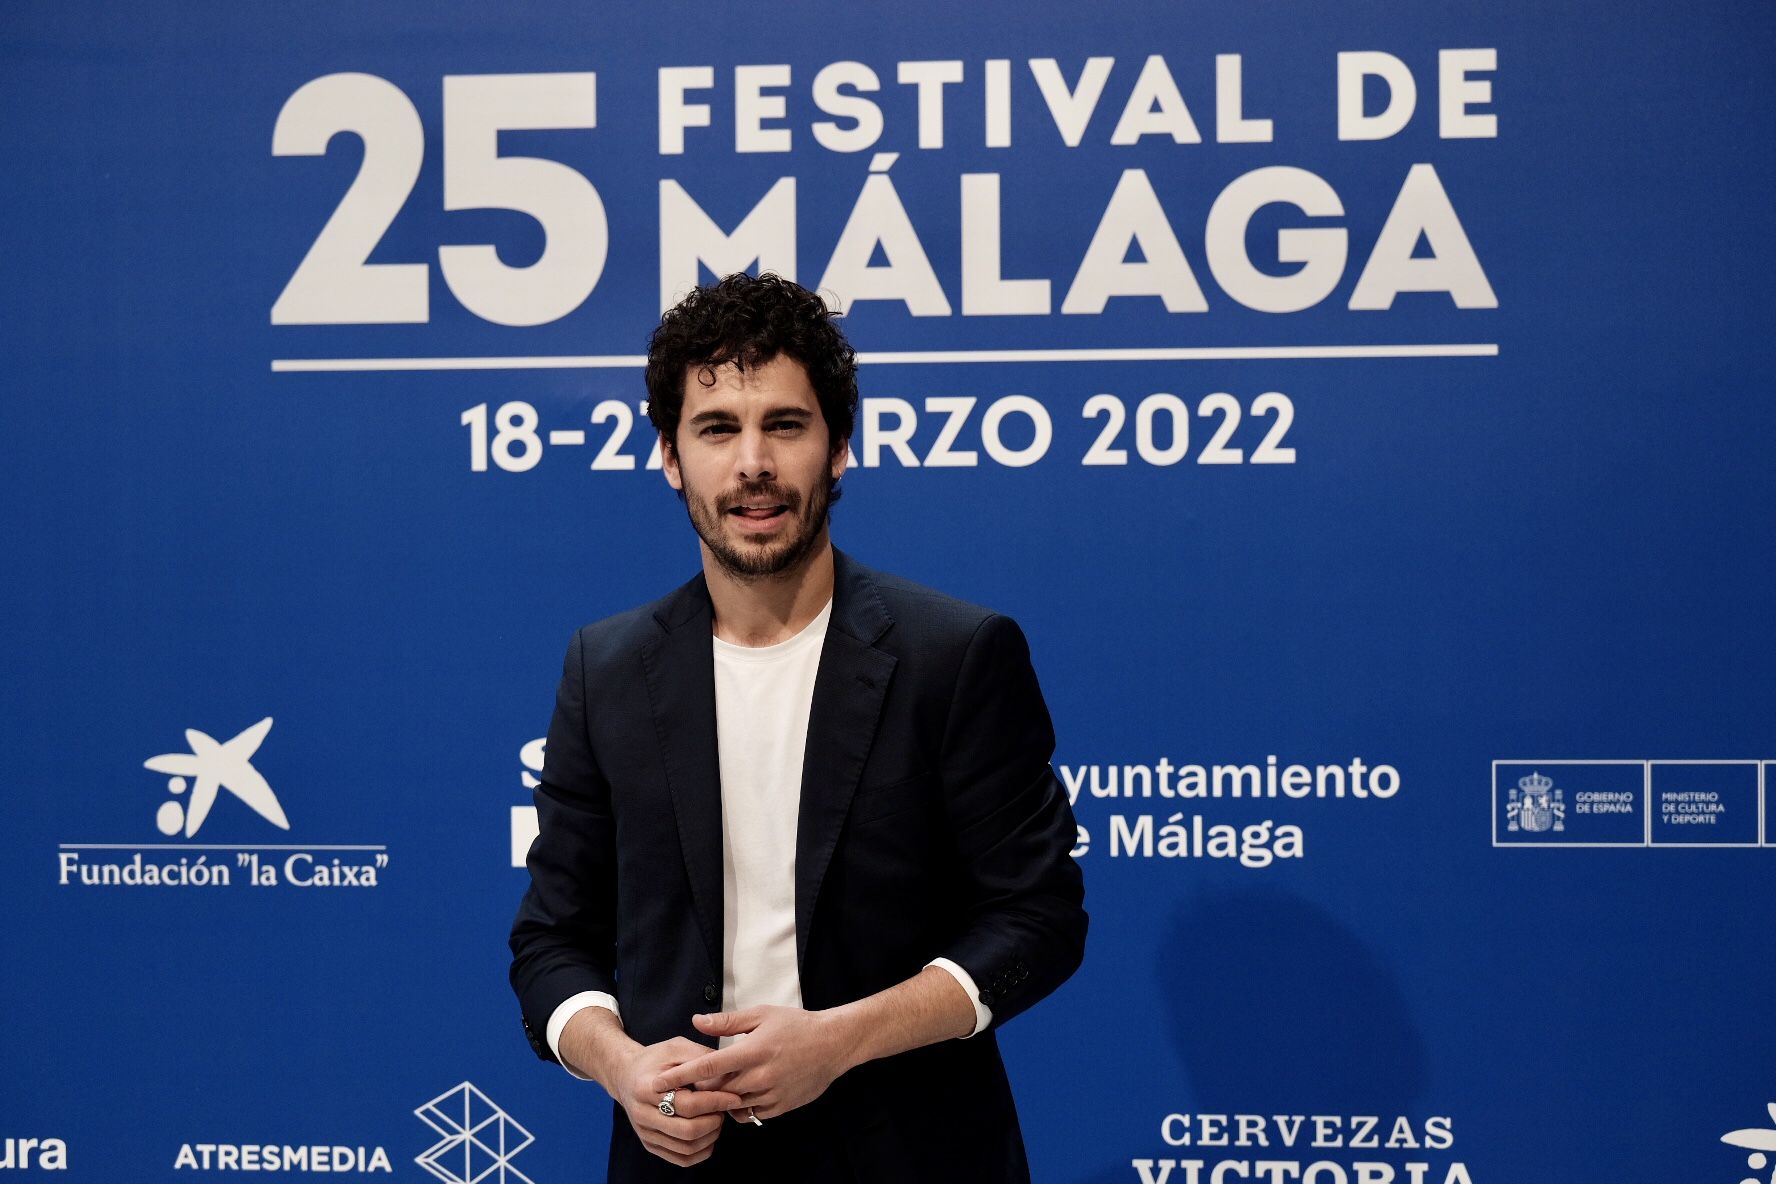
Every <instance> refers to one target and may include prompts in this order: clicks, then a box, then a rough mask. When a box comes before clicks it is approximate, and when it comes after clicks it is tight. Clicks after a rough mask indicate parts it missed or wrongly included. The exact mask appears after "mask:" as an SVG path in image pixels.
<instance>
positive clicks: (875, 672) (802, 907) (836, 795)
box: [717, 547, 895, 969]
mask: <svg viewBox="0 0 1776 1184" xmlns="http://www.w3.org/2000/svg"><path fill="white" fill-rule="evenodd" d="M893 623H894V618H893V617H891V616H889V615H888V609H887V607H886V606H885V605H884V604H883V603H882V598H881V596H880V594H878V593H877V591H876V587H875V584H874V582H873V581H871V580H870V578H869V576H868V575H867V574H866V572H865V571H864V570H863V569H862V568H860V567H859V566H858V564H857V563H856V562H855V561H853V560H852V559H850V558H849V557H848V556H846V555H845V553H844V552H842V551H840V550H839V549H838V548H837V547H834V548H833V609H832V619H831V620H830V621H829V622H828V624H827V631H826V640H825V641H824V642H823V643H822V645H821V650H820V666H819V669H818V672H817V673H816V674H815V676H814V701H813V704H812V705H811V707H810V710H809V713H808V746H807V748H806V750H805V751H804V753H803V756H802V797H801V806H800V810H799V814H798V817H797V822H796V865H795V905H796V909H795V911H796V966H797V968H798V969H800V968H801V967H802V966H804V965H805V963H806V955H807V949H808V934H809V930H810V929H811V927H812V925H813V920H814V905H815V902H816V901H817V900H818V899H819V897H820V885H821V883H822V881H824V880H825V878H826V869H827V866H828V865H829V864H830V863H831V862H832V854H833V848H834V847H835V846H836V845H837V843H838V838H839V830H840V828H841V827H842V826H843V825H844V823H845V815H846V813H847V812H848V811H849V810H850V808H851V798H852V797H853V795H855V793H856V792H857V782H858V779H859V778H860V777H862V776H863V764H864V760H865V759H866V758H867V757H868V756H869V751H870V746H871V745H872V744H873V743H874V742H875V738H876V729H877V727H878V726H879V724H880V723H881V718H882V700H883V698H884V697H885V696H886V695H887V693H888V681H889V679H890V678H891V677H892V676H893V674H894V665H895V658H894V656H893V655H892V654H888V653H884V652H883V651H881V650H878V649H876V648H874V643H875V642H876V641H877V640H878V639H879V638H880V637H881V636H882V634H884V633H886V632H887V631H888V628H889V626H891V625H892V624H893ZM718 814H719V810H718ZM719 849H720V837H719V836H717V856H718V858H717V867H718V869H719V867H720V859H719V854H720V850H719Z"/></svg>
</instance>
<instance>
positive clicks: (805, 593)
mask: <svg viewBox="0 0 1776 1184" xmlns="http://www.w3.org/2000/svg"><path fill="white" fill-rule="evenodd" d="M703 579H704V582H705V583H706V584H707V585H708V586H709V600H710V603H711V605H712V606H713V607H714V610H715V635H716V636H717V637H719V638H721V639H722V640H723V641H729V642H733V643H734V644H735V645H744V646H754V647H756V646H762V645H776V644H777V643H778V642H780V641H788V640H789V639H790V638H792V637H794V636H795V635H796V634H797V633H800V632H801V631H802V630H803V629H805V628H807V626H808V623H809V622H810V621H812V620H813V619H814V618H815V617H817V616H819V615H820V610H821V609H823V608H825V607H826V602H827V601H828V600H830V599H832V594H833V552H832V540H831V538H830V537H828V535H827V534H826V532H825V531H824V530H823V531H822V532H821V535H820V542H819V544H818V545H817V546H815V547H814V549H813V550H811V551H810V552H809V553H808V556H807V558H806V559H804V560H803V561H802V562H801V563H799V564H797V565H796V566H795V567H793V568H790V569H789V570H787V571H783V572H779V573H778V574H776V575H774V576H736V575H734V574H733V573H731V572H729V571H728V570H727V569H726V568H724V567H723V566H721V564H719V563H717V562H716V561H715V558H714V556H712V555H711V554H710V553H709V548H708V547H707V546H705V547H703Z"/></svg>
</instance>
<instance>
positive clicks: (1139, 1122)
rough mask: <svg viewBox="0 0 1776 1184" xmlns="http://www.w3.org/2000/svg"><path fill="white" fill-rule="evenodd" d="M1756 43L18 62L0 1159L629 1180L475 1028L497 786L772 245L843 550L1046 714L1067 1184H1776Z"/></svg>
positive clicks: (137, 14) (1310, 14)
mask: <svg viewBox="0 0 1776 1184" xmlns="http://www.w3.org/2000/svg"><path fill="white" fill-rule="evenodd" d="M1773 51H1776V14H1773V12H1772V9H1771V8H1770V6H1769V5H1767V4H1756V3H1720V4H1704V5H1700V6H1672V5H1664V4H1656V3H1647V2H1643V0H1635V2H1631V3H1622V4H1612V5H1578V4H1565V5H1554V6H1549V5H1540V4H1531V3H1526V2H1523V0H1503V2H1502V3H1499V4H1494V5H1488V6H1468V5H1459V6H1458V5H1408V4H1385V3H1362V4H1338V5H1320V6H1311V7H1306V8H1304V7H1302V6H1296V5H1281V4H1270V3H1258V4H1243V5H1236V4H1219V5H1190V6H1178V5H1167V4H1159V3H1147V2H1140V3H1135V4H1130V5H1123V6H1119V7H1117V8H1116V9H1115V10H1114V12H1110V11H1109V10H1106V9H1104V8H1102V7H1101V6H1071V5H1059V4H1041V5H1035V6H1030V5H1004V4H993V5H984V6H964V5H954V4H938V3H930V2H927V0H909V2H908V3H905V4H902V5H898V6H895V7H893V8H892V9H890V8H880V7H877V6H870V5H851V6H818V5H808V4H784V3H755V4H750V5H745V6H720V5H716V6H710V5H701V6H691V5H688V4H682V3H676V2H670V3H659V4H646V5H641V4H637V5H623V6H617V5H594V6H586V5H579V6H573V5H563V4H545V3H532V4H517V5H493V6H487V5H475V4H468V3H459V2H456V0H447V2H441V3H434V4H427V5H417V4H414V5H393V4H384V5H357V6H339V5H320V4H313V3H290V4H283V5H275V6H263V5H233V4H221V3H209V2H203V3H190V4H185V5H177V6H147V7H142V6H97V5H86V4H42V3H24V4H14V5H13V6H11V8H10V9H9V11H8V13H7V15H6V17H5V18H4V21H3V22H0V111H4V112H5V116H4V118H3V119H0V150H3V151H4V155H5V159H6V161H7V162H8V167H6V168H5V169H3V170H0V258H3V259H4V260H5V264H4V267H5V275H4V282H0V325H3V326H4V329H3V331H0V382H3V383H4V389H5V395H4V397H3V398H0V438H3V439H4V441H5V448H6V455H7V463H6V464H5V465H4V467H3V468H0V483H3V484H0V488H3V490H4V505H5V507H6V512H5V513H4V515H0V521H3V522H4V532H5V533H4V537H3V540H0V542H3V547H4V555H5V557H6V565H7V572H8V575H7V578H6V579H5V580H4V581H3V582H0V597H3V599H0V611H3V612H4V613H5V617H6V620H7V621H8V624H9V627H8V628H7V630H6V641H5V651H4V657H5V666H6V678H5V694H6V708H5V713H4V724H3V726H4V743H5V751H6V754H7V756H6V760H5V763H4V767H5V774H4V776H5V789H6V795H5V802H6V808H5V824H4V825H3V826H0V937H3V940H4V943H5V947H6V954H5V956H4V957H3V958H0V1049H3V1053H0V1152H3V1155H0V1167H6V1168H9V1169H15V1170H23V1171H25V1172H57V1171H59V1172H61V1173H63V1174H64V1175H65V1178H68V1179H82V1180H94V1181H116V1180H132V1181H135V1180H155V1179H163V1178H164V1179H180V1178H185V1177H187V1176H191V1177H197V1178H206V1177H214V1178H218V1179H220V1178H225V1177H228V1176H231V1175H234V1174H236V1173H238V1172H244V1171H260V1172H272V1173H276V1174H278V1175H281V1176H285V1177H288V1178H291V1179H297V1178H301V1177H303V1176H306V1175H309V1174H313V1173H316V1172H325V1173H334V1174H337V1173H342V1172H343V1173H346V1174H358V1175H363V1176H365V1177H366V1178H384V1177H394V1178H401V1179H408V1180H425V1179H430V1178H437V1179H441V1180H446V1181H459V1180H461V1181H466V1180H473V1179H498V1180H502V1181H504V1180H534V1181H538V1182H546V1181H552V1180H569V1179H578V1180H585V1179H597V1178H599V1176H600V1174H601V1172H602V1167H603V1163H604V1145H605V1140H606V1136H607V1130H608V1102H607V1100H606V1099H605V1097H604V1095H603V1093H602V1091H600V1090H599V1089H598V1087H596V1086H594V1085H588V1084H585V1083H581V1082H576V1081H574V1080H572V1079H570V1078H569V1077H568V1076H567V1075H566V1074H565V1073H563V1072H561V1071H560V1070H559V1069H556V1068H554V1067H553V1066H547V1065H543V1064H540V1063H539V1062H537V1061H536V1060H535V1059H534V1058H533V1057H532V1055H531V1054H530V1052H529V1050H528V1048H527V1047H526V1045H525V1042H524V1040H523V1037H522V1034H521V1032H520V1030H519V1026H518V1014H517V1009H516V1005H515V1003H514V1001H513V999H512V998H511V996H510V993H509V991H508V989H507V987H506V983H505V973H506V964H507V955H506V952H505V947H504V938H505V932H506V928H507V925H508V924H509V921H510V918H511V914H512V911H513V909H514V907H515V905H516V902H517V899H518V896H519V894H520V893H521V891H522V889H523V886H524V883H525V875H524V873H523V872H522V871H521V870H519V869H518V868H517V867H515V866H514V862H515V860H514V857H515V856H516V857H517V858H518V859H520V860H521V857H522V850H523V846H524V843H525V841H526V836H527V832H526V829H525V828H526V826H527V825H530V824H531V820H530V819H529V817H528V816H527V814H526V811H525V808H526V807H527V806H528V805H529V802H530V793H529V788H528V780H527V779H528V778H529V777H530V775H531V774H532V773H533V772H534V771H535V770H536V769H537V768H539V767H540V761H541V752H540V739H539V738H540V737H541V735H542V733H543V731H544V728H545V726H546V724H547V721H548V717H549V712H550V708H551V704H552V700H553V693H554V687H555V681H556V678H557V676H558V673H559V668H560V660H561V654H562V651H563V648H564V646H565V644H566V642H567V639H568V637H569V635H570V633H571V631H572V630H573V629H574V628H576V627H577V626H579V625H580V624H582V623H584V622H586V621H589V620H592V619H595V618H598V617H601V616H604V615H606V614H609V613H612V612H615V611H618V610H620V609H623V608H626V607H629V606H631V605H633V604H636V603H639V602H641V601H643V600H647V599H651V598H653V597H655V596H657V595H659V594H661V593H662V592H664V591H666V590H667V589H669V588H671V587H673V586H675V585H676V584H678V583H679V582H681V581H682V580H684V579H686V578H688V577H689V576H690V575H691V574H692V573H693V572H694V571H695V569H696V564H697V551H696V547H695V542H694V536H693V535H692V533H691V531H690V529H689V527H688V524H687V523H686V521H685V520H684V511H683V509H682V507H681V505H680V504H679V502H678V501H677V500H676V499H675V498H674V497H673V496H672V494H671V492H670V491H669V490H668V488H667V487H666V485H665V482H664V480H663V479H662V477H661V475H660V474H659V473H658V472H657V471H656V469H657V461H655V463H653V464H650V456H649V451H650V449H649V445H650V444H651V438H650V437H649V434H648V432H647V431H645V430H644V429H645V428H646V426H647V425H646V423H645V421H643V420H642V419H641V417H640V414H639V410H638V405H639V403H640V401H641V400H642V399H643V398H644V392H643V388H642V383H641V375H640V370H639V355H640V354H641V353H642V350H643V348H644V344H645V340H646V336H647V333H648V331H649V330H650V329H651V328H652V326H653V325H654V324H655V322H656V321H657V318H658V314H659V312H660V310H661V308H662V306H663V304H664V303H666V302H669V301H670V299H671V298H672V296H673V294H674V293H676V292H677V291H681V290H682V289H683V288H684V286H686V285H687V284H689V283H690V282H692V281H693V280H694V279H695V278H697V277H699V276H701V277H703V278H705V279H707V278H708V277H709V276H710V275H711V274H714V273H717V272H721V271H726V270H732V269H737V268H741V267H747V266H757V265H758V264H759V262H760V261H762V262H763V264H764V265H766V266H771V267H774V268H776V269H777V270H780V271H784V272H787V273H793V274H794V276H795V278H797V279H798V280H800V281H801V282H802V283H804V284H807V285H809V286H816V285H819V286H822V287H823V288H824V289H825V290H826V291H828V292H829V293H830V294H831V295H832V296H833V297H834V298H835V299H836V300H838V301H840V302H842V303H843V304H844V305H845V306H846V307H847V316H846V319H845V326H846V329H847V332H848V333H849V334H850V336H851V338H852V340H853V342H854V343H855V344H856V345H857V347H858V348H859V349H860V350H861V351H862V352H863V355H864V365H863V368H862V371H861V387H862V394H863V400H864V406H863V409H862V413H861V414H860V418H859V432H858V435H857V436H856V437H855V438H854V440H853V452H854V454H855V457H856V463H857V467H856V468H855V469H854V470H853V471H852V472H851V473H850V474H848V475H847V477H846V478H845V485H846V488H847V491H848V492H847V496H846V499H845V501H844V504H843V505H842V506H841V507H839V509H838V511H837V512H836V514H835V519H834V537H835V540H836V541H837V543H838V545H840V546H841V547H844V548H846V549H848V550H849V551H851V552H852V553H854V554H855V555H856V556H857V557H858V558H860V559H861V560H863V561H864V562H866V563H869V564H871V565H873V566H877V567H882V568H886V569H888V570H891V571H895V572H898V573H901V574H904V575H906V576H909V577H911V578H914V579H917V580H921V581H923V582H926V583H930V584H933V585H935V586H937V587H939V588H942V589H944V590H946V591H948V592H951V593H953V594H955V595H959V596H963V597H966V598H968V599H971V600H975V601H978V602H981V603H984V604H988V605H991V606H993V607H994V608H997V609H999V610H1001V611H1004V612H1007V613H1010V614H1012V615H1013V616H1015V617H1016V618H1017V619H1018V620H1019V622H1020V623H1021V624H1022V625H1023V627H1024V629H1025V631H1026V632H1027V634H1028V636H1029V638H1030V641H1031V646H1032V650H1033V653H1034V657H1035V660H1036V664H1037V669H1038V672H1039V674H1040V676H1041V679H1042V685H1043V689H1044V692H1045V694H1046V696H1047V698H1048V702H1049V705H1050V708H1051V710H1052V713H1053V715H1054V719H1055V724H1056V729H1057V733H1058V735H1059V748H1058V750H1057V752H1056V754H1055V763H1056V766H1057V770H1058V771H1059V772H1060V773H1061V775H1062V777H1063V780H1064V781H1065V782H1066V783H1067V784H1068V786H1069V788H1070V789H1071V790H1073V791H1075V792H1076V793H1077V800H1076V804H1075V810H1076V813H1077V816H1078V819H1079V822H1080V824H1081V826H1082V828H1083V833H1082V836H1081V844H1080V852H1079V858H1080V861H1081V865H1082V867H1083V868H1084V870H1085V873H1086V884H1087V901H1086V904H1087V908H1088V910H1089V912H1090V914H1091V921H1092V925H1091V935H1090V941H1089V948H1088V952H1087V958H1086V962H1085V965H1084V967H1083V968H1082V969H1081V970H1080V971H1079V973H1078V974H1077V975H1076V976H1074V978H1073V979H1072V980H1071V981H1069V982H1068V983H1067V984H1066V986H1065V987H1063V988H1062V989H1061V990H1060V991H1059V992H1058V993H1056V994H1055V995H1054V996H1052V997H1051V998H1050V999H1049V1000H1047V1001H1046V1002H1045V1003H1043V1004H1042V1005H1040V1006H1039V1007H1038V1008H1036V1009H1035V1010H1034V1011H1032V1012H1031V1013H1030V1014H1028V1015H1027V1016H1025V1017H1023V1018H1021V1019H1020V1020H1019V1021H1017V1022H1016V1023H1014V1024H1012V1025H1010V1026H1009V1027H1008V1028H1007V1029H1006V1030H1005V1031H1004V1033H1003V1034H1002V1042H1003V1046H1004V1049H1005V1053H1006V1057H1007V1060H1008V1063H1009V1064H1010V1068H1011V1072H1012V1077H1013V1082H1014V1085H1015V1088H1016V1092H1017V1097H1018V1102H1019V1107H1020V1112H1021V1114H1022V1117H1023V1123H1024V1129H1025V1132H1026V1136H1027V1141H1028V1143H1029V1147H1030V1151H1031V1155H1032V1159H1033V1162H1034V1165H1035V1175H1036V1178H1037V1179H1038V1180H1042V1181H1054V1182H1069V1184H1098V1182H1100V1181H1103V1182H1109V1181H1148V1182H1150V1184H1151V1182H1156V1181H1162V1180H1167V1179H1168V1178H1169V1180H1170V1181H1171V1182H1172V1184H1179V1182H1180V1181H1182V1182H1185V1184H1225V1182H1226V1181H1230V1180H1245V1179H1262V1180H1277V1181H1296V1180H1306V1181H1309V1182H1310V1184H1333V1182H1338V1181H1349V1182H1352V1184H1381V1182H1386V1181H1414V1182H1417V1181H1432V1182H1439V1184H1440V1182H1444V1181H1452V1180H1469V1181H1473V1182H1474V1184H1518V1182H1524V1184H1528V1182H1536V1181H1572V1180H1611V1181H1617V1180H1619V1181H1672V1180H1682V1181H1717V1180H1718V1181H1722V1182H1724V1184H1731V1182H1733V1181H1739V1180H1744V1179H1747V1178H1750V1179H1755V1180H1758V1181H1769V1180H1770V1178H1771V1175H1772V1172H1771V1168H1770V1165H1769V1164H1768V1163H1767V1162H1766V1159H1765V1155H1764V1152H1763V1151H1761V1150H1759V1149H1758V1148H1759V1145H1760V1142H1761V1145H1762V1146H1763V1147H1765V1148H1769V1147H1772V1145H1773V1141H1776V1131H1772V1130H1771V1129H1770V1128H1771V1126H1772V1125H1773V1123H1776V1110H1771V1111H1768V1112H1766V1104H1767V1103H1771V1102H1772V1101H1773V1100H1776V1030H1773V1028H1772V1025H1771V1022H1770V1015H1771V1009H1770V968H1771V958H1770V949H1769V943H1770V936H1771V934H1772V932H1773V931H1776V907H1773V894H1772V891H1771V882H1772V881H1771V876H1772V872H1773V871H1776V850H1772V848H1773V847H1776V785H1771V784H1770V781H1771V778H1770V773H1771V771H1772V770H1773V769H1776V765H1770V764H1767V763H1765V762H1770V761H1776V726H1773V723H1772V721H1773V720H1776V682H1773V681H1772V678H1771V670H1772V661H1773V659H1776V628H1773V625H1772V613H1771V582H1772V577H1773V576H1776V563H1773V555H1776V548H1773V535H1772V526H1771V509H1772V506H1773V505H1776V497H1773V494H1776V488H1773V486H1776V478H1773V475H1772V467H1771V465H1770V445H1769V441H1770V439H1771V432H1772V429H1773V428H1776V416H1773V414H1772V411H1771V403H1770V394H1771V389H1770V374H1771V373H1772V368H1773V363H1776V357H1773V351H1772V345H1771V341H1772V336H1771V333H1770V328H1771V325H1772V324H1776V318H1773V316H1772V313H1773V311H1776V310H1773V307H1772V306H1773V301H1772V298H1771V294H1770V293H1771V288H1770V275H1771V267H1772V263H1773V252H1772V248H1771V241H1772V240H1771V236H1770V234H1769V229H1768V219H1769V207H1770V202H1769V194H1770V192H1771V189H1772V185H1773V184H1776V136H1772V134H1771V131H1772V128H1773V127H1776V119H1773V116H1776V110H1773V108H1776V89H1773V88H1772V79H1773V73H1772V66H1773V63H1776V56H1773ZM1291 766H1299V769H1298V770H1292V769H1291ZM1334 768H1336V770H1337V772H1336V775H1335V774H1334V772H1333V770H1334ZM219 770H220V772H218V771H219ZM218 777H220V780H218ZM1747 1128H1761V1133H1746V1131H1747ZM1732 1132H1738V1133H1736V1134H1731V1139H1732V1142H1723V1141H1722V1136H1725V1135H1730V1133H1732ZM502 1138H503V1139H504V1142H503V1143H502V1142H501V1139H502ZM530 1138H533V1139H534V1141H527V1140H528V1139H530ZM428 1173H429V1175H428Z"/></svg>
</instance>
